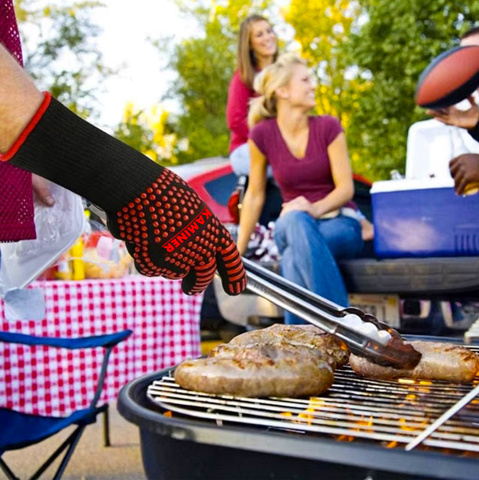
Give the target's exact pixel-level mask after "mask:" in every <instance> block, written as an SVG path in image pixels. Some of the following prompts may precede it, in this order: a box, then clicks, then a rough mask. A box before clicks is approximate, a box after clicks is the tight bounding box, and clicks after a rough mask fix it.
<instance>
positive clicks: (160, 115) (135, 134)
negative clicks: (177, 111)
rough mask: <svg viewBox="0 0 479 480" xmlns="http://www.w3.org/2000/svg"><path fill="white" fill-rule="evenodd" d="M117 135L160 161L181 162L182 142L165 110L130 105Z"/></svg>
mask: <svg viewBox="0 0 479 480" xmlns="http://www.w3.org/2000/svg"><path fill="white" fill-rule="evenodd" d="M114 136H115V138H118V139H119V140H121V141H122V142H125V143H126V144H128V145H130V146H131V147H133V148H134V149H136V150H138V151H139V152H142V153H144V154H145V155H147V156H148V157H150V158H151V159H152V160H154V161H155V162H157V163H161V164H162V165H165V164H166V165H172V164H176V163H178V153H179V152H181V147H182V142H178V139H177V136H176V134H175V133H173V132H172V131H171V130H170V129H169V127H168V112H167V111H165V110H162V109H158V108H157V107H153V108H152V109H151V111H149V112H145V111H143V110H135V108H134V106H133V105H132V104H128V105H127V106H126V108H125V112H124V116H123V120H122V122H120V123H119V124H118V126H117V127H116V129H115V131H114Z"/></svg>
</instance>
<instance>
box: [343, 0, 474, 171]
mask: <svg viewBox="0 0 479 480" xmlns="http://www.w3.org/2000/svg"><path fill="white" fill-rule="evenodd" d="M360 3H361V6H362V8H363V15H362V17H359V18H360V19H362V20H363V21H364V19H365V18H366V19H367V21H366V22H365V23H364V24H363V25H362V26H361V27H359V26H357V27H356V31H355V32H354V33H353V34H352V35H351V36H350V37H349V41H348V43H347V45H346V47H347V48H346V52H347V55H348V63H349V64H350V65H357V66H358V67H359V69H360V70H359V74H358V75H357V76H356V81H357V82H358V83H359V84H360V85H361V88H362V89H363V91H362V93H361V95H359V96H358V97H357V99H356V101H355V108H354V110H353V113H352V118H351V122H350V125H349V128H348V132H347V133H348V142H349V144H350V147H351V150H352V151H353V152H355V154H356V156H357V158H358V160H357V164H356V165H354V162H353V167H354V168H355V170H356V171H359V172H360V173H363V174H365V175H366V176H368V177H369V178H371V179H379V178H389V172H390V170H392V169H398V170H399V171H404V166H405V159H406V140H407V132H408V129H409V127H410V126H411V124H412V123H414V122H417V121H419V120H423V119H425V118H427V117H426V115H425V114H424V111H422V110H421V109H420V108H418V107H416V106H415V103H414V94H415V88H416V82H417V80H418V78H419V76H420V74H421V72H422V71H423V69H424V68H425V67H426V66H427V65H428V64H429V62H430V61H431V60H432V59H433V58H434V57H435V56H437V55H438V54H439V53H441V52H442V51H444V50H446V49H448V48H451V47H453V46H454V45H456V44H457V43H458V37H459V36H460V34H461V33H463V32H464V31H466V30H467V29H468V28H470V27H472V26H473V25H474V22H476V21H477V19H478V18H479V1H478V0H467V1H465V0H436V1H430V0H361V2H360Z"/></svg>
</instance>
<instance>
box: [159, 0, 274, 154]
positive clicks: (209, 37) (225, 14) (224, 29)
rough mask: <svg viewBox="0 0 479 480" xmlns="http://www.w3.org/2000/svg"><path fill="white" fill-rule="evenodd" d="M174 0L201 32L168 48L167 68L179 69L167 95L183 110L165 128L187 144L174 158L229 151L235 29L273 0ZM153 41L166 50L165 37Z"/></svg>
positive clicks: (264, 9) (236, 30)
mask: <svg viewBox="0 0 479 480" xmlns="http://www.w3.org/2000/svg"><path fill="white" fill-rule="evenodd" d="M177 4H178V5H179V6H180V8H181V10H182V12H183V13H184V14H187V15H189V16H190V17H194V18H195V19H196V20H197V22H198V24H199V25H200V26H201V30H202V31H203V32H204V34H203V36H201V37H199V38H198V37H197V38H190V39H188V40H184V41H182V42H181V43H178V44H176V45H174V47H173V51H172V52H170V58H171V60H170V62H169V64H168V67H169V68H171V69H172V70H174V71H176V72H177V78H176V80H175V81H174V82H173V84H172V86H171V88H170V89H169V90H168V92H167V95H166V96H167V97H168V98H177V99H178V101H179V103H180V105H181V112H180V113H179V114H178V115H177V116H176V119H175V120H174V121H172V122H170V123H169V126H170V127H171V128H172V129H173V130H174V131H175V132H176V134H177V135H178V137H179V138H183V139H187V142H188V148H187V149H186V150H185V151H180V152H178V158H179V160H180V162H189V161H194V160H197V159H199V158H205V157H211V156H217V155H227V154H228V145H229V136H230V133H229V131H228V128H227V126H226V101H227V94H228V84H229V81H230V79H231V77H232V75H233V72H234V69H235V63H236V61H235V58H236V42H237V32H238V27H239V24H240V22H241V21H242V20H243V18H244V17H246V16H247V15H248V14H249V13H251V12H252V11H253V10H258V11H264V12H266V11H267V7H268V5H269V4H271V0H223V1H216V2H214V1H212V0H202V1H191V0H183V1H181V0H178V1H177ZM157 45H158V47H159V48H163V49H165V46H164V40H163V43H161V42H160V41H159V42H157Z"/></svg>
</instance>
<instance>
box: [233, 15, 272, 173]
mask: <svg viewBox="0 0 479 480" xmlns="http://www.w3.org/2000/svg"><path fill="white" fill-rule="evenodd" d="M277 56H278V41H277V38H276V35H275V33H274V30H273V27H272V26H271V24H270V23H269V21H268V20H267V19H266V18H265V17H263V16H262V15H257V14H254V15H250V16H248V17H246V18H245V20H243V21H242V22H241V25H240V30H239V38H238V51H237V60H236V63H237V70H236V71H235V73H234V75H233V78H232V79H231V82H230V85H229V88H228V103H227V105H226V121H227V124H228V128H229V129H230V132H231V137H230V146H229V152H230V161H231V166H232V168H233V171H234V172H235V173H236V175H238V176H240V175H248V173H249V163H250V159H249V147H248V133H249V128H248V123H247V117H248V108H249V103H250V100H251V99H252V98H253V97H255V96H256V93H255V91H254V89H253V82H254V78H255V76H256V74H257V73H258V72H259V71H261V70H262V69H263V68H265V67H267V66H268V65H271V64H272V63H273V62H274V61H275V60H276V58H277Z"/></svg>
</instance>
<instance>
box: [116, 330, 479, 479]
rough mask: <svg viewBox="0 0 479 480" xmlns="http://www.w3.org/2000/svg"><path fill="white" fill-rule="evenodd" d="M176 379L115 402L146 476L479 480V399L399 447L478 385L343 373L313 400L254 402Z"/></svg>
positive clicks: (152, 383) (130, 389) (155, 377)
mask: <svg viewBox="0 0 479 480" xmlns="http://www.w3.org/2000/svg"><path fill="white" fill-rule="evenodd" d="M410 338H412V337H410ZM413 339H418V338H417V337H416V338H413ZM421 339H424V337H422V338H421ZM435 340H437V341H445V340H447V341H451V342H456V343H457V341H456V340H453V339H444V338H441V339H435ZM468 348H472V349H473V350H475V351H479V347H477V346H469V347H468ZM173 372H174V368H172V369H166V370H163V371H161V372H157V373H154V374H150V375H147V376H145V377H142V378H140V379H137V380H135V381H133V382H131V383H130V384H128V385H127V386H125V387H124V388H123V390H122V391H121V392H120V396H119V402H118V408H119V411H120V413H121V414H122V415H123V416H124V417H125V418H126V419H127V420H129V421H131V422H132V423H135V424H136V425H138V426H139V429H140V437H141V449H142V457H143V463H144V467H145V472H146V475H147V477H148V478H150V479H168V480H170V479H174V480H177V479H188V480H189V479H195V478H205V479H236V478H238V479H240V478H241V479H256V478H258V479H260V478H261V479H263V478H265V479H266V478H271V479H273V478H274V479H279V478H284V479H294V478H297V479H301V480H303V479H310V478H311V479H313V478H314V479H331V480H336V479H341V480H354V479H361V480H366V479H369V480H371V479H374V480H395V479H454V480H459V479H470V480H472V479H474V480H477V479H478V478H479V400H473V401H472V402H470V403H469V404H468V405H467V406H466V407H465V408H463V409H462V410H461V411H459V412H458V413H457V414H456V415H454V417H452V418H451V419H450V420H449V421H447V422H446V423H445V424H444V425H443V426H442V427H441V428H439V429H438V430H437V431H435V432H434V433H433V434H432V435H431V436H429V437H428V438H427V439H426V440H425V441H424V442H423V443H422V444H421V445H419V446H418V447H416V448H415V449H414V450H412V451H406V450H405V447H406V445H407V444H408V443H410V442H411V441H412V440H414V439H415V438H416V437H417V436H418V435H419V434H420V433H421V432H422V431H423V430H424V429H425V428H426V427H427V426H428V425H429V424H430V423H432V421H434V420H435V419H436V418H437V417H439V416H440V415H441V414H442V413H444V411H446V410H447V409H449V408H450V407H451V406H453V405H454V404H456V402H458V401H459V400H460V399H462V398H463V397H464V395H466V394H467V393H468V392H469V391H471V389H472V388H473V387H474V386H475V385H476V384H477V383H478V382H479V380H476V381H475V382H474V383H473V384H453V383H449V382H440V381H434V382H430V381H418V380H410V379H399V380H394V381H378V380H370V379H364V378H361V377H359V376H357V375H356V374H355V373H354V372H353V371H352V370H351V369H350V367H349V366H345V367H342V368H340V369H338V370H337V371H336V373H335V382H334V384H333V386H332V387H331V388H330V390H329V391H328V392H327V393H326V394H324V395H321V396H320V397H314V398H309V399H308V398H307V399H290V398H268V399H255V398H234V397H229V396H213V395H208V394H203V393H198V392H191V391H187V390H184V389H182V388H181V387H179V386H178V385H177V384H175V382H174V379H173V377H172V375H173Z"/></svg>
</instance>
